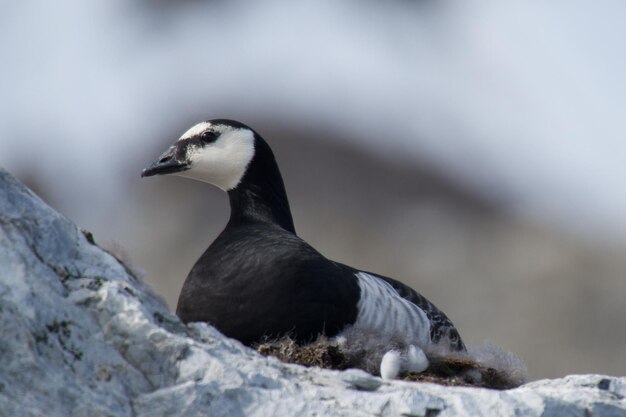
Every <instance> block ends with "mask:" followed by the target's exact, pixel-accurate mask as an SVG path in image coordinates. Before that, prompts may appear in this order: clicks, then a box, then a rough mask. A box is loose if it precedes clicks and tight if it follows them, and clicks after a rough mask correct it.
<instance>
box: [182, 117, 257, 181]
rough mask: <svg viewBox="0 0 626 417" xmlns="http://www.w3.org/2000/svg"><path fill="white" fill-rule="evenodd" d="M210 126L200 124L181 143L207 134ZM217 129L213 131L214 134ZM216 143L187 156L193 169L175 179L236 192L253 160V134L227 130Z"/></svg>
mask: <svg viewBox="0 0 626 417" xmlns="http://www.w3.org/2000/svg"><path fill="white" fill-rule="evenodd" d="M209 126H210V124H209V123H206V122H204V123H199V124H197V125H196V126H194V127H192V128H191V129H189V130H188V131H187V132H185V134H184V135H183V136H182V137H181V139H189V138H191V137H193V136H195V135H198V134H200V133H202V132H204V131H205V130H206V129H207V128H208V127H209ZM216 127H217V126H215V127H213V129H214V130H218V131H219V130H220V129H216ZM221 130H222V132H221V134H220V136H219V137H218V138H217V140H215V142H213V143H209V144H205V145H204V146H198V147H195V148H191V149H190V151H189V154H188V158H189V161H190V162H191V168H189V169H188V170H186V171H181V172H180V173H177V174H176V175H179V176H181V177H186V178H192V179H194V180H198V181H203V182H208V183H209V184H213V185H215V186H217V187H219V188H221V189H222V190H224V191H228V190H232V189H233V188H235V187H236V186H237V185H238V184H239V182H240V181H241V179H242V178H243V176H244V174H245V173H246V168H247V167H248V164H249V163H250V161H251V160H252V157H253V156H254V133H253V132H252V131H251V130H250V129H246V128H233V127H230V126H225V127H224V128H223V129H221Z"/></svg>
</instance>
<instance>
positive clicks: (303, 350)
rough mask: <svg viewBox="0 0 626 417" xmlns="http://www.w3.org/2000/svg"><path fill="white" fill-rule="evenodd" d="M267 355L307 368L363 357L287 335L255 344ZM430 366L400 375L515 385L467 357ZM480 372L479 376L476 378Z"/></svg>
mask: <svg viewBox="0 0 626 417" xmlns="http://www.w3.org/2000/svg"><path fill="white" fill-rule="evenodd" d="M256 349H257V351H258V352H259V353H261V354H262V355H264V356H274V357H276V358H278V359H280V360H281V361H283V362H288V363H295V364H298V365H303V366H307V367H311V366H317V367H320V368H326V369H335V370H344V369H349V368H358V367H359V366H358V364H359V363H360V362H361V361H360V359H361V357H359V356H355V355H352V354H346V353H344V352H343V351H342V349H341V347H340V346H338V345H336V344H333V343H329V342H328V341H327V340H325V339H319V340H317V341H316V342H313V343H310V344H307V345H298V344H297V343H296V342H294V341H293V340H292V339H290V338H288V337H285V338H282V339H279V340H275V341H269V342H265V343H261V344H259V345H257V346H256ZM429 359H430V366H429V367H428V369H426V371H424V372H422V373H419V374H401V375H400V379H401V380H404V381H411V382H432V383H435V384H440V385H447V386H466V387H481V388H491V389H500V390H503V389H509V388H513V387H515V386H516V385H515V384H513V383H512V382H511V381H510V380H509V379H508V378H507V376H506V375H505V374H504V373H503V372H501V371H499V370H497V369H494V368H489V367H485V366H482V365H481V364H479V363H476V362H475V361H472V360H471V359H467V358H449V357H448V358H429ZM477 375H480V377H477Z"/></svg>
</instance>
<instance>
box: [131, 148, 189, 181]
mask: <svg viewBox="0 0 626 417" xmlns="http://www.w3.org/2000/svg"><path fill="white" fill-rule="evenodd" d="M189 168H191V164H190V163H189V162H187V161H179V160H178V159H177V158H176V147H174V146H172V147H171V148H169V149H168V150H167V151H165V153H164V154H163V155H161V156H160V157H159V160H158V161H156V162H155V163H153V164H152V165H150V166H149V167H147V168H145V169H144V170H143V171H142V172H141V176H142V177H151V176H153V175H163V174H174V173H176V172H181V171H186V170H188V169H189Z"/></svg>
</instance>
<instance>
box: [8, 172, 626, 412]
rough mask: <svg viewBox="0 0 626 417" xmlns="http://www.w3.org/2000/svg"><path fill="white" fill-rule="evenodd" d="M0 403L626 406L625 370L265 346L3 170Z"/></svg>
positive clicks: (34, 408) (96, 406)
mask: <svg viewBox="0 0 626 417" xmlns="http://www.w3.org/2000/svg"><path fill="white" fill-rule="evenodd" d="M0 328H1V329H2V337H1V338H0V415H3V416H40V415H46V416H69V415H71V416H196V415H197V416H201V415H202V416H205V415H211V416H243V415H253V416H254V415H257V416H282V415H284V416H293V415H298V416H308V415H333V416H374V415H375V416H399V415H403V416H441V417H444V416H494V415H515V416H540V415H541V416H567V415H575V416H607V417H608V416H623V415H626V400H625V399H624V397H625V396H626V378H624V377H621V378H617V377H609V376H602V375H573V376H568V377H566V378H562V379H556V380H542V381H536V382H532V383H529V384H526V385H523V386H521V387H519V388H516V389H513V390H508V391H494V390H487V389H478V388H461V387H443V386H439V385H434V384H427V383H424V384H416V383H408V382H399V381H394V382H391V383H389V382H383V381H382V380H381V379H379V378H376V377H373V376H371V375H369V374H367V373H365V372H362V371H358V370H348V371H342V372H340V371H329V370H323V369H318V368H304V367H300V366H295V365H288V364H284V363H282V362H279V361H278V360H276V359H274V358H266V357H263V356H261V355H259V354H258V353H256V352H255V351H253V350H251V349H248V348H246V347H244V346H242V345H241V344H239V343H238V342H236V341H234V340H231V339H228V338H225V337H224V336H222V335H221V334H220V333H219V332H217V331H216V330H215V329H213V328H212V327H210V326H207V325H203V324H193V325H190V326H185V325H183V324H182V323H180V321H179V320H178V319H177V318H176V316H174V315H173V314H171V313H170V312H169V311H168V309H167V307H166V306H165V304H164V303H163V302H162V301H161V300H160V299H159V297H158V296H156V295H155V294H154V293H153V292H152V291H151V290H150V288H149V287H148V286H147V285H146V284H144V283H143V282H142V281H141V280H140V279H138V278H137V277H135V276H134V275H133V273H132V272H131V271H129V270H128V269H127V268H126V267H125V266H124V265H122V264H121V263H120V262H118V260H116V259H115V258H114V257H113V256H111V255H110V254H109V253H107V252H105V251H103V250H102V249H100V248H99V247H98V246H96V245H94V244H93V240H92V239H90V238H89V237H88V236H86V235H85V234H84V233H83V232H81V231H80V230H79V229H78V228H77V227H76V226H74V225H73V224H72V223H71V222H70V221H68V220H67V219H65V218H64V217H63V216H61V215H60V214H59V213H57V212H55V211H54V210H52V209H51V208H50V207H48V206H47V205H46V204H45V203H43V202H42V201H41V200H40V199H39V198H38V197H37V196H35V195H34V194H33V193H32V192H30V191H29V190H28V189H26V188H25V187H24V186H23V185H21V184H20V183H19V182H17V181H16V180H15V179H14V178H13V177H11V176H10V175H9V174H8V173H6V172H5V171H2V170H0Z"/></svg>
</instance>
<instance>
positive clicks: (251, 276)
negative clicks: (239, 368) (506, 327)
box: [176, 223, 360, 344]
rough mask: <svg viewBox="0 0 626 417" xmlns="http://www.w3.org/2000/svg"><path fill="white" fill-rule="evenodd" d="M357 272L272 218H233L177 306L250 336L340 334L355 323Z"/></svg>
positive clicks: (189, 318)
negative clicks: (261, 220) (236, 221)
mask: <svg viewBox="0 0 626 417" xmlns="http://www.w3.org/2000/svg"><path fill="white" fill-rule="evenodd" d="M359 293H360V290H359V286H358V283H357V278H356V277H355V276H354V275H353V274H352V273H350V272H349V271H346V270H345V269H344V268H341V267H340V266H338V265H337V264H335V263H334V262H331V261H329V260H327V259H326V258H324V257H323V256H322V255H321V254H320V253H318V252H317V251H316V250H314V249H313V248H312V247H310V246H309V245H308V244H307V243H305V242H304V241H302V240H301V239H300V238H299V237H297V236H296V235H294V234H292V233H290V232H288V231H285V230H284V229H282V228H280V227H277V226H275V225H272V224H268V223H252V224H240V225H237V226H228V227H227V228H226V230H224V232H222V234H221V235H220V236H219V237H218V238H217V239H216V240H215V242H213V244H212V245H211V246H210V247H209V248H208V249H207V250H206V251H205V252H204V254H203V255H202V256H201V257H200V259H199V260H198V262H197V263H196V264H195V265H194V267H193V269H192V270H191V272H190V273H189V275H188V277H187V279H186V281H185V284H184V286H183V289H182V291H181V294H180V298H179V300H178V307H177V310H176V313H177V314H178V316H179V317H180V318H181V319H182V320H183V321H184V322H193V321H204V322H207V323H210V324H212V325H214V326H215V327H216V328H217V329H218V330H220V331H221V332H222V333H224V334H225V335H227V336H229V337H233V338H235V339H238V340H239V341H241V342H242V343H244V344H252V343H255V342H259V341H262V340H264V339H266V338H277V337H281V336H283V335H285V334H289V335H290V336H291V337H293V338H294V339H296V340H297V341H298V342H307V341H311V340H313V339H315V338H316V337H317V336H318V335H319V334H322V333H323V334H326V335H327V336H331V337H332V336H334V335H336V334H337V333H338V332H340V331H341V330H342V329H343V328H344V327H345V326H347V325H349V324H352V323H354V321H355V319H356V314H357V303H358V300H359Z"/></svg>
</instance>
